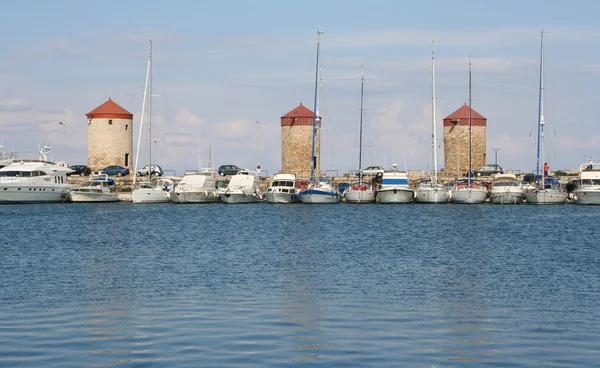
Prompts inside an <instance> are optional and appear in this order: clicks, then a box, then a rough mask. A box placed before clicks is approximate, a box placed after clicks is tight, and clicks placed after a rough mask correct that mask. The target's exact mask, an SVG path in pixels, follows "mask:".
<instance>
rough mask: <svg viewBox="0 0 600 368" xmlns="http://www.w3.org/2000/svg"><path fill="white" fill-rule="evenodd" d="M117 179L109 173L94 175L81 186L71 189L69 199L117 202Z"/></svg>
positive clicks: (73, 200) (72, 200)
mask: <svg viewBox="0 0 600 368" xmlns="http://www.w3.org/2000/svg"><path fill="white" fill-rule="evenodd" d="M114 185H115V181H114V180H113V179H111V178H109V177H108V175H106V174H104V175H92V176H91V177H90V180H89V181H88V182H87V183H85V184H83V185H82V186H80V187H79V188H75V189H71V190H69V195H68V200H70V201H71V202H117V201H118V200H119V197H118V194H117V192H115V191H114Z"/></svg>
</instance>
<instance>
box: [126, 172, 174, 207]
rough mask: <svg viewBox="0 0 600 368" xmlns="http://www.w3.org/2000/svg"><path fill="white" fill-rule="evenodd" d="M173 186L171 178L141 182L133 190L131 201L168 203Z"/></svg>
mask: <svg viewBox="0 0 600 368" xmlns="http://www.w3.org/2000/svg"><path fill="white" fill-rule="evenodd" d="M173 187H174V184H173V180H171V179H168V178H160V179H158V180H155V181H153V182H147V181H146V182H141V183H139V186H138V187H137V188H135V189H134V190H133V195H132V196H133V203H169V202H171V194H172V192H173Z"/></svg>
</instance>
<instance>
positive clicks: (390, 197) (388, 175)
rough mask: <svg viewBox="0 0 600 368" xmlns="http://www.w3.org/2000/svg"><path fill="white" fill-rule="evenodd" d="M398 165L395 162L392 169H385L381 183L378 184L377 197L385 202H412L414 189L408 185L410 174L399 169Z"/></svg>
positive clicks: (381, 201) (380, 201)
mask: <svg viewBox="0 0 600 368" xmlns="http://www.w3.org/2000/svg"><path fill="white" fill-rule="evenodd" d="M397 167H398V165H397V164H393V165H392V170H391V171H385V172H384V173H383V176H382V178H381V184H379V185H378V186H377V198H378V199H379V203H383V204H403V203H410V201H411V200H412V199H413V197H414V191H413V190H412V189H411V188H410V187H409V186H408V175H407V174H406V172H405V171H398V170H397Z"/></svg>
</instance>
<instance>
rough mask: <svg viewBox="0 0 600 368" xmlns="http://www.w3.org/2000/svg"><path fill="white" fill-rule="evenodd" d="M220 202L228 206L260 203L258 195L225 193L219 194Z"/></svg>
mask: <svg viewBox="0 0 600 368" xmlns="http://www.w3.org/2000/svg"><path fill="white" fill-rule="evenodd" d="M221 201H222V202H223V203H229V204H242V203H259V202H262V199H261V198H260V194H254V193H251V194H246V193H225V194H221Z"/></svg>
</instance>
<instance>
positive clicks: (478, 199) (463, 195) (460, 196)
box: [451, 55, 487, 204]
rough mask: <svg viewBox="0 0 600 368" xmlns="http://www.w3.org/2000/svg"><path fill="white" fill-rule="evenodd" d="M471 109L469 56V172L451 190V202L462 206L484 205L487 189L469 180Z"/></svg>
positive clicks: (470, 170) (470, 174)
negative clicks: (465, 178) (464, 178)
mask: <svg viewBox="0 0 600 368" xmlns="http://www.w3.org/2000/svg"><path fill="white" fill-rule="evenodd" d="M472 111H473V108H472V105H471V55H469V171H468V172H467V180H463V181H462V182H457V183H456V185H455V186H454V187H453V188H452V194H451V195H452V202H453V203H462V204H481V203H485V198H486V197H487V188H486V187H485V185H483V184H481V183H479V182H477V181H474V180H472V179H471V176H472V173H473V170H472V167H471V165H472V163H471V161H472V152H471V151H472V150H471V122H472V119H471V114H472Z"/></svg>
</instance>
